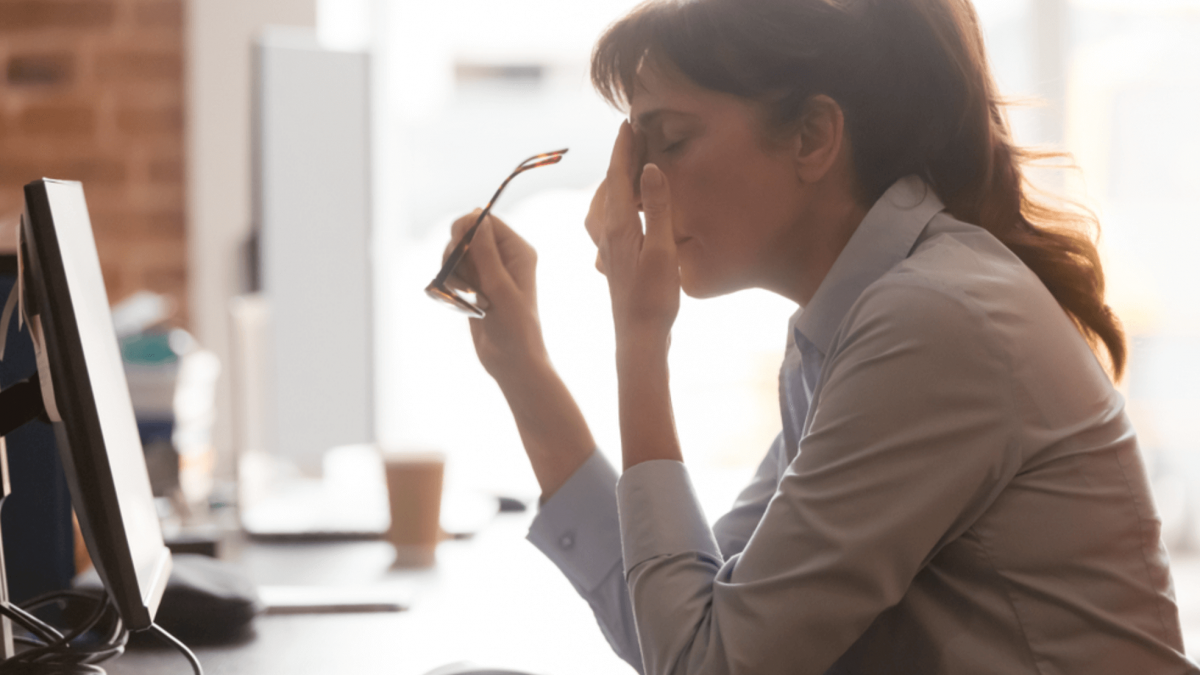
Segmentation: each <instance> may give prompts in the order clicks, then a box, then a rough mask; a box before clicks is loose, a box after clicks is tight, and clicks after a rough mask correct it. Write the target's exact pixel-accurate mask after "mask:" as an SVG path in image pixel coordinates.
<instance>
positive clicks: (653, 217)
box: [641, 164, 675, 249]
mask: <svg viewBox="0 0 1200 675" xmlns="http://www.w3.org/2000/svg"><path fill="white" fill-rule="evenodd" d="M641 188H642V211H643V212H644V213H645V215H646V240H645V246H654V247H659V248H664V249H672V248H674V247H675V233H674V230H673V228H672V225H671V186H670V185H668V184H667V177H666V175H665V174H664V173H663V172H662V170H661V169H659V168H658V165H656V164H647V165H646V166H645V168H644V169H643V170H642V180H641Z"/></svg>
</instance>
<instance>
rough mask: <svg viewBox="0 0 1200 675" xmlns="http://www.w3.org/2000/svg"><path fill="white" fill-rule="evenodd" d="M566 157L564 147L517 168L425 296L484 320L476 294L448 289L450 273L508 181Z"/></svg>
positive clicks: (529, 160)
mask: <svg viewBox="0 0 1200 675" xmlns="http://www.w3.org/2000/svg"><path fill="white" fill-rule="evenodd" d="M565 154H567V149H566V148H563V149H562V150H555V151H554V152H547V153H543V154H540V155H534V156H533V157H530V158H529V159H527V160H525V161H524V162H521V163H520V164H519V165H517V168H516V170H515V171H513V172H512V173H511V174H509V176H508V178H505V179H504V182H503V183H501V184H500V188H499V189H498V190H496V194H494V195H492V199H491V201H489V202H488V203H487V206H485V207H484V208H483V212H482V213H480V214H479V219H478V220H476V221H475V224H474V225H472V226H471V229H469V230H467V233H466V234H464V235H463V238H462V239H461V240H460V241H459V242H458V246H455V247H454V250H453V251H451V252H450V257H449V258H446V262H445V263H443V264H442V271H440V272H438V275H437V276H436V277H434V278H433V281H431V282H429V285H428V286H426V287H425V293H426V294H428V295H429V297H431V298H433V299H434V300H440V301H442V302H444V303H446V304H447V305H449V306H451V307H453V308H455V309H457V310H459V311H460V312H463V313H466V314H468V315H470V316H473V317H475V318H476V319H482V318H483V317H484V311H483V310H482V309H480V308H479V305H477V304H476V301H475V299H474V298H473V297H469V296H474V295H475V294H474V293H464V292H462V291H459V290H458V289H454V288H450V287H448V286H446V280H448V279H449V278H450V275H451V274H454V268H456V267H458V263H460V262H462V259H463V257H465V256H466V255H467V249H468V248H470V247H471V240H472V239H474V238H475V233H476V232H477V231H478V230H479V225H480V223H482V222H483V219H484V218H487V215H488V213H490V212H491V210H492V205H493V204H495V203H496V199H498V198H499V197H500V193H501V192H504V188H506V187H508V184H509V182H510V181H512V179H514V178H516V177H517V176H518V175H520V174H522V173H524V172H526V171H528V170H530V169H536V168H538V167H539V166H550V165H551V164H558V163H559V162H561V161H562V158H563V155H565Z"/></svg>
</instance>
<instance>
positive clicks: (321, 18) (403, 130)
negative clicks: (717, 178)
mask: <svg viewBox="0 0 1200 675" xmlns="http://www.w3.org/2000/svg"><path fill="white" fill-rule="evenodd" d="M634 4H635V3H633V2H631V1H630V0H588V1H587V2H559V1H553V0H507V1H503V2H498V1H497V0H441V1H439V2H416V1H414V0H190V1H185V0H0V63H3V64H4V69H5V70H4V76H3V79H2V80H0V214H3V213H8V212H11V211H13V210H15V209H17V208H18V207H19V204H20V201H19V200H20V194H19V186H20V185H22V184H23V183H25V182H27V181H29V180H32V179H34V178H36V177H39V176H41V175H50V176H55V177H61V178H73V179H79V180H83V181H84V184H85V187H86V189H87V195H88V199H89V203H90V205H91V208H92V212H93V218H94V222H95V227H96V236H97V241H98V245H99V248H100V254H101V258H102V262H103V266H104V271H105V277H106V283H107V284H108V290H109V294H110V296H111V298H112V300H113V301H114V302H115V301H118V300H121V299H123V298H124V297H126V296H128V295H130V294H132V293H134V292H135V291H138V290H151V291H155V292H159V293H163V294H166V295H167V296H169V297H171V298H173V299H174V301H175V303H176V307H177V315H176V321H177V322H178V323H179V324H180V325H182V326H185V327H187V328H188V329H190V330H191V332H192V333H193V334H194V335H195V336H196V338H197V340H198V341H199V343H200V344H201V345H203V346H204V347H206V348H208V349H211V350H212V351H214V352H215V353H216V354H217V355H218V356H219V357H220V359H221V361H222V363H223V364H225V366H226V368H225V370H224V371H223V374H222V379H221V381H220V384H219V387H218V392H219V394H218V396H217V402H218V410H217V412H218V417H217V421H216V427H215V429H214V434H213V435H212V440H211V447H210V448H209V452H208V454H207V455H204V457H205V459H204V461H205V462H208V463H209V465H210V466H211V471H212V473H213V476H214V478H215V484H216V485H217V489H218V490H219V489H220V486H221V485H222V483H223V482H224V483H228V482H229V481H232V480H233V477H234V476H235V475H236V469H235V468H236V461H237V456H238V454H239V452H241V451H243V450H245V448H242V447H239V438H240V437H239V436H238V434H237V433H235V428H234V424H233V421H232V420H233V419H234V417H235V416H234V409H233V400H234V396H233V387H232V385H231V381H232V379H231V377H230V372H229V370H230V369H229V368H228V364H230V363H231V362H232V361H233V353H232V350H233V346H232V342H233V339H232V335H233V332H234V331H233V327H232V326H231V319H230V316H231V315H230V301H231V298H233V297H234V296H235V295H237V294H239V293H241V292H242V290H243V287H244V279H243V276H242V274H243V271H242V261H243V259H244V255H243V254H244V244H245V242H246V240H247V238H248V235H249V233H250V231H251V221H252V218H253V213H254V209H253V201H254V199H255V196H254V195H255V192H254V180H253V163H252V155H253V147H254V138H253V136H254V135H253V133H252V128H253V127H252V122H251V111H252V101H253V98H254V92H255V91H256V89H255V86H256V85H255V82H254V78H253V73H254V70H253V67H252V59H251V45H252V44H253V41H254V40H255V39H256V38H257V37H258V36H259V35H261V32H262V30H263V28H264V27H265V26H268V25H282V26H296V27H307V28H309V29H311V30H312V31H314V33H315V35H316V38H317V40H318V41H319V43H320V44H321V45H322V46H323V47H324V48H325V49H329V50H335V51H336V50H342V51H359V52H364V53H367V54H369V57H370V59H371V69H370V87H369V88H370V101H371V103H370V105H371V115H370V129H369V133H370V136H371V139H372V141H371V147H372V154H371V157H370V165H371V176H370V185H369V193H370V200H371V203H370V208H371V212H372V217H373V223H374V224H373V232H372V239H373V243H372V246H371V249H370V258H371V263H372V265H373V269H374V293H373V298H372V302H373V307H374V310H373V321H374V330H375V336H374V337H375V354H374V358H375V362H376V376H375V380H374V382H373V383H372V385H371V386H372V387H373V388H374V392H373V393H374V398H375V411H374V419H375V431H376V437H377V438H378V440H379V441H380V442H381V443H383V444H384V445H388V446H393V447H424V448H429V447H433V448H438V449H442V450H445V451H446V452H447V453H448V456H449V458H450V463H449V468H448V472H449V473H448V481H449V482H450V483H451V484H453V485H456V486H458V487H459V488H460V489H465V490H476V491H484V492H491V493H497V494H506V495H514V496H518V497H523V498H534V497H536V495H537V487H536V484H535V482H534V480H533V476H532V473H531V472H530V470H529V469H528V466H527V464H526V463H525V460H524V459H523V456H522V452H521V449H520V443H519V439H518V437H517V434H516V430H515V428H514V426H513V424H512V422H511V419H510V418H509V415H508V412H507V409H506V408H505V405H504V401H503V399H502V397H501V396H500V394H499V391H498V390H497V389H496V387H495V386H494V385H493V384H492V382H491V381H490V380H489V379H488V377H487V376H486V374H484V372H483V370H482V368H480V367H479V365H478V363H477V361H476V360H475V358H474V353H473V350H472V347H471V344H470V338H469V334H468V330H467V323H466V320H465V319H464V318H462V317H461V316H458V315H455V314H453V313H452V312H449V311H447V310H445V309H444V308H443V307H440V306H438V305H435V304H434V303H433V302H431V301H429V300H428V299H427V298H426V297H425V296H424V295H423V293H422V292H421V290H422V288H423V287H424V285H425V284H426V283H427V282H428V281H429V279H430V278H431V277H432V276H433V274H434V273H435V272H436V271H437V268H438V263H439V261H440V256H441V251H442V248H443V247H444V245H445V244H446V242H447V238H448V230H449V224H450V222H451V221H452V220H453V219H454V218H455V217H456V216H458V215H461V214H463V213H466V212H467V211H469V210H471V209H472V208H475V207H476V206H482V204H483V203H484V202H486V200H487V199H488V198H489V197H490V196H491V194H492V192H493V191H494V189H495V187H496V186H497V185H498V184H499V182H500V181H501V180H502V179H503V178H504V177H505V176H506V175H507V173H508V172H509V171H510V170H511V169H512V167H513V166H515V165H516V163H517V162H518V161H520V160H521V159H524V158H525V157H527V156H529V155H532V154H534V153H538V152H543V151H548V150H552V149H557V148H560V147H570V148H571V152H570V154H569V155H568V156H567V158H566V159H565V161H563V162H562V163H561V164H560V165H557V166H554V167H550V168H545V169H539V170H537V171H535V172H531V173H529V174H527V175H523V176H521V177H520V178H518V179H517V180H516V181H514V183H513V184H512V185H511V187H510V188H509V189H508V191H507V192H506V193H505V195H504V197H503V198H502V200H501V202H500V204H499V205H498V206H497V208H496V212H497V213H498V214H499V215H501V216H502V217H504V218H505V219H506V220H507V221H508V222H509V224H510V225H512V226H513V227H514V228H515V229H516V230H517V231H518V232H520V233H521V234H522V235H524V236H525V237H526V238H528V239H529V240H530V241H531V242H532V243H533V244H534V245H535V246H536V247H537V248H538V250H539V253H540V260H541V262H540V277H539V282H540V300H541V308H542V309H541V314H542V318H543V321H544V324H545V326H544V327H545V331H546V335H547V342H548V344H549V348H550V351H551V354H552V357H553V358H554V360H555V364H556V366H557V367H558V369H559V370H560V372H561V373H562V374H563V376H564V378H565V379H566V381H567V383H568V385H569V386H571V387H572V389H573V391H574V392H575V394H576V395H577V396H578V398H579V399H580V403H581V405H582V407H583V409H584V412H585V414H586V415H587V416H588V418H589V420H590V422H591V424H592V426H593V428H594V431H595V433H596V438H597V440H598V442H599V443H600V445H601V448H602V450H603V451H604V452H606V453H609V454H610V456H612V457H614V458H616V457H617V456H618V453H619V446H618V435H617V416H616V386H615V373H614V371H613V367H612V354H613V343H612V329H611V322H610V321H609V319H608V318H607V313H608V312H607V308H608V299H607V292H606V286H605V283H604V281H603V279H602V278H601V277H600V276H599V275H598V274H597V273H596V272H595V271H594V269H593V267H592V261H593V258H594V250H593V248H592V245H591V243H590V241H589V239H588V237H587V235H586V233H585V232H584V230H583V227H582V220H583V216H584V214H585V212H586V209H587V205H588V201H589V199H590V195H591V190H592V189H594V187H595V186H596V184H597V183H598V181H599V180H600V178H601V177H602V176H603V173H604V169H605V167H606V165H607V158H608V153H609V149H610V145H611V142H612V139H613V136H614V134H615V131H616V127H617V124H618V123H619V121H620V115H619V114H618V113H616V112H615V111H612V110H610V109H609V108H607V107H606V105H605V104H604V103H603V102H602V101H601V100H600V99H599V98H598V97H597V96H596V95H595V94H594V93H593V92H592V90H591V88H590V85H589V82H588V77H587V63H588V57H589V52H590V47H591V45H592V43H593V42H594V40H595V39H596V37H597V36H598V34H599V33H600V32H601V31H602V30H603V28H604V27H605V26H606V25H607V24H608V23H609V22H611V21H612V20H614V19H615V18H617V17H618V16H620V15H621V14H622V13H623V12H624V11H626V10H627V9H629V8H630V7H631V6H633V5H634ZM976 6H977V8H978V10H979V13H980V16H981V18H982V21H983V26H984V30H985V33H986V39H987V41H988V47H989V52H990V55H991V58H992V64H993V67H994V70H995V73H996V76H997V78H998V79H999V81H1000V84H1001V87H1002V90H1003V91H1004V92H1005V93H1006V95H1008V96H1010V97H1011V98H1012V99H1013V100H1014V102H1016V103H1017V104H1018V105H1017V106H1016V107H1014V108H1013V109H1012V110H1011V112H1010V115H1011V119H1012V123H1013V127H1014V130H1015V133H1016V135H1017V138H1018V139H1019V140H1020V141H1021V142H1023V143H1027V144H1032V145H1038V146H1044V147H1048V148H1052V149H1061V150H1065V151H1068V152H1070V153H1071V154H1072V156H1073V158H1074V161H1075V163H1076V164H1077V165H1078V170H1075V171H1063V170H1057V169H1045V170H1042V171H1039V172H1038V173H1037V180H1038V182H1039V183H1041V184H1043V185H1045V186H1046V187H1048V188H1050V189H1052V190H1056V191H1062V192H1065V193H1066V194H1067V195H1068V196H1070V197H1071V198H1073V199H1076V200H1078V201H1080V202H1082V203H1083V204H1085V205H1087V206H1088V207H1090V208H1092V209H1094V210H1095V211H1096V212H1097V213H1098V214H1099V216H1100V218H1101V222H1102V224H1103V227H1104V235H1103V238H1102V240H1101V244H1102V250H1103V254H1104V256H1105V260H1106V264H1107V270H1108V273H1109V297H1110V301H1111V303H1112V304H1113V306H1114V307H1115V308H1116V310H1117V312H1118V313H1119V314H1120V316H1121V317H1122V319H1123V320H1124V321H1125V325H1126V328H1127V330H1128V332H1129V337H1130V343H1131V354H1132V356H1131V359H1130V366H1129V375H1128V377H1127V378H1126V379H1125V382H1124V384H1123V385H1122V387H1123V390H1124V392H1125V394H1126V396H1127V399H1128V402H1129V408H1130V411H1131V413H1132V414H1133V416H1134V417H1135V421H1136V424H1137V427H1138V430H1139V434H1140V436H1141V439H1142V444H1143V448H1144V449H1145V452H1146V455H1147V462H1148V464H1149V466H1150V469H1151V473H1152V478H1153V482H1154V489H1155V492H1156V495H1157V498H1158V502H1159V506H1160V509H1161V511H1162V513H1163V518H1164V523H1165V536H1166V539H1167V541H1168V544H1169V546H1170V548H1171V550H1172V552H1173V554H1174V555H1175V557H1176V559H1177V561H1178V562H1177V567H1176V569H1177V577H1178V579H1177V580H1178V583H1179V592H1180V595H1181V601H1183V604H1184V605H1185V606H1184V615H1185V621H1187V622H1189V626H1192V625H1194V626H1196V627H1197V629H1193V630H1200V611H1193V610H1191V609H1189V608H1190V607H1192V606H1197V607H1200V569H1198V568H1196V567H1195V566H1194V565H1193V564H1192V563H1191V562H1190V561H1191V558H1190V555H1191V553H1190V552H1191V551H1194V550H1196V549H1197V547H1200V388H1198V387H1197V385H1196V383H1197V382H1200V303H1197V302H1196V300H1195V297H1194V295H1195V293H1196V291H1197V290H1200V280H1198V279H1197V272H1196V269H1197V266H1196V264H1195V263H1194V262H1193V261H1192V260H1191V257H1192V255H1194V253H1193V252H1194V251H1196V250H1197V249H1198V248H1200V215H1197V214H1198V213H1200V212H1198V211H1197V209H1196V207H1195V205H1194V199H1195V198H1196V196H1197V195H1198V194H1200V161H1197V158H1200V126H1198V125H1197V124H1195V120H1196V118H1197V114H1198V113H1200V0H977V2H976ZM328 225H329V235H328V236H331V237H336V236H337V223H329V224H328ZM311 264H312V265H314V266H320V264H321V261H319V260H314V261H311ZM793 309H794V308H793V307H789V306H788V303H786V302H785V301H782V300H780V299H778V298H774V297H771V296H769V295H767V294H765V293H753V292H747V293H743V294H739V295H738V296H736V297H731V298H722V299H717V300H712V301H707V302H704V303H697V302H690V301H685V304H684V307H683V309H682V312H681V315H680V318H679V321H678V324H677V329H676V335H675V342H674V348H673V351H672V359H673V363H672V374H673V379H674V381H673V391H674V396H675V398H676V406H677V422H678V426H679V430H680V435H681V438H682V441H683V446H684V452H685V454H686V456H687V458H688V462H689V464H690V466H691V468H692V471H693V475H694V477H695V480H696V482H697V484H698V486H699V489H700V491H701V494H702V498H703V500H704V503H705V505H706V508H707V509H708V515H709V516H710V518H715V517H717V516H718V515H720V513H721V509H722V508H724V507H725V506H726V505H728V504H729V503H730V502H731V500H732V498H733V496H734V495H735V494H736V492H737V490H738V488H739V487H740V485H741V484H742V483H743V482H744V480H745V479H746V478H747V477H748V476H749V475H750V474H751V472H752V471H753V468H754V466H755V465H756V463H757V461H758V460H759V459H760V458H761V456H762V453H763V452H764V451H765V450H766V448H767V446H768V444H769V442H770V440H771V439H772V438H773V437H774V435H775V433H776V431H777V430H778V425H779V417H778V415H779V413H778V408H777V404H776V376H777V369H778V363H779V358H780V356H781V355H782V352H783V348H784V343H785V339H786V330H785V327H786V319H787V317H788V316H789V315H790V313H791V312H792V311H793ZM312 320H313V321H314V322H319V321H321V320H322V312H321V308H320V307H314V308H313V318H312ZM325 356H326V357H329V358H337V355H336V353H334V354H329V355H325ZM313 386H314V387H316V386H319V383H314V385H313ZM284 451H286V449H284ZM1193 578H1195V580H1194V579H1193ZM1192 634H1193V633H1192V632H1189V639H1190V636H1191V635H1192ZM1197 635H1198V636H1200V633H1197ZM1192 645H1193V649H1198V648H1200V641H1194V642H1192Z"/></svg>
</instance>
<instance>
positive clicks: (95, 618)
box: [13, 590, 125, 662]
mask: <svg viewBox="0 0 1200 675" xmlns="http://www.w3.org/2000/svg"><path fill="white" fill-rule="evenodd" d="M64 600H88V601H90V602H93V603H95V605H96V609H95V610H94V611H93V612H92V614H91V616H89V617H88V619H87V620H86V621H84V622H83V623H81V624H79V625H78V626H76V627H75V629H74V630H72V631H71V632H70V633H68V634H66V635H60V636H59V637H58V638H57V639H55V640H51V641H48V642H47V643H46V644H44V645H42V646H41V647H35V648H34V649H29V650H26V651H24V652H21V653H20V654H17V655H16V656H15V657H13V658H15V659H20V660H21V661H25V662H33V661H37V660H39V659H41V658H42V657H43V656H46V655H52V654H58V655H59V657H58V658H60V659H64V658H65V659H70V660H72V661H80V658H79V657H80V656H82V655H86V654H90V653H92V652H94V651H97V649H94V648H91V647H81V646H78V645H72V644H71V643H72V641H74V640H75V639H76V638H78V637H79V636H81V635H83V634H84V633H86V632H87V631H89V630H91V629H92V628H93V627H95V626H96V624H98V623H99V622H100V621H101V620H102V619H103V618H104V616H105V614H108V613H110V612H111V613H113V614H114V615H115V614H116V611H115V608H113V607H112V603H110V602H109V600H108V596H107V595H104V596H101V597H97V596H96V595H94V594H91V593H83V592H80V591H71V590H67V591H54V592H51V593H46V594H44V595H40V596H38V597H36V598H33V599H32V600H30V601H29V602H27V603H25V604H26V605H27V606H28V607H29V608H31V609H37V608H40V607H44V606H46V605H48V604H51V603H52V602H61V601H64ZM115 621H116V622H117V628H118V631H119V628H120V617H119V615H117V616H116V619H115ZM115 639H117V636H116V635H110V637H109V638H107V639H106V640H105V641H104V642H102V643H101V645H105V646H103V647H101V648H100V649H102V650H108V649H112V648H113V647H111V646H107V644H106V643H112V642H113V641H114V640H115ZM124 648H125V643H124V640H122V641H121V644H120V649H119V651H117V652H116V654H113V656H116V655H117V654H120V653H121V652H123V651H124ZM70 654H75V655H76V656H74V657H73V656H70ZM51 660H52V661H53V660H54V659H51Z"/></svg>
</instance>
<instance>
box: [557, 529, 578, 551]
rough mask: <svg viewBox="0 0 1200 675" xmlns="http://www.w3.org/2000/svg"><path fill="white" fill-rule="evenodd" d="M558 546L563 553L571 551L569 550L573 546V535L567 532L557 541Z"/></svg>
mask: <svg viewBox="0 0 1200 675" xmlns="http://www.w3.org/2000/svg"><path fill="white" fill-rule="evenodd" d="M558 546H559V548H561V549H562V550H564V551H569V550H571V548H572V547H573V546H575V535H574V534H573V533H569V532H568V533H567V534H564V535H563V536H562V538H561V539H559V540H558Z"/></svg>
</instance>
